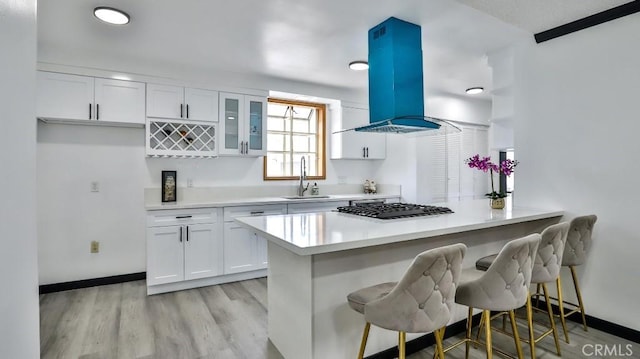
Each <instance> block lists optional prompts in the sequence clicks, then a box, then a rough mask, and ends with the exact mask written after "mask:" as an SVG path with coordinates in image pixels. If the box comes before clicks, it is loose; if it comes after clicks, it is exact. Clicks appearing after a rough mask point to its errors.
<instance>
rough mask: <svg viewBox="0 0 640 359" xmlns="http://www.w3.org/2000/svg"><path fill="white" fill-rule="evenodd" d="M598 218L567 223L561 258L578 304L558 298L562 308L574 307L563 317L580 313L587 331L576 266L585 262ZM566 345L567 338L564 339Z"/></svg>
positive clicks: (584, 217) (580, 217) (574, 219)
mask: <svg viewBox="0 0 640 359" xmlns="http://www.w3.org/2000/svg"><path fill="white" fill-rule="evenodd" d="M597 220H598V217H597V216H596V215H593V214H592V215H587V216H579V217H575V218H573V219H572V220H571V222H570V223H569V233H568V234H567V245H566V246H565V247H564V255H563V256H562V266H563V267H569V270H570V271H571V278H572V279H573V287H574V289H575V292H576V297H577V299H578V304H574V303H570V302H567V301H562V299H561V298H560V297H558V301H559V302H561V303H562V305H561V306H562V307H564V306H565V305H569V306H571V307H574V309H572V310H568V311H564V313H563V314H562V313H561V315H563V316H564V317H568V316H569V315H571V314H573V313H577V312H580V315H581V316H582V326H583V328H584V330H585V331H587V319H586V316H585V311H584V303H583V301H582V294H581V293H580V286H579V284H578V275H577V274H576V266H579V265H582V264H584V263H585V261H586V260H587V253H588V252H589V250H590V249H591V243H592V241H593V239H592V233H593V227H594V226H595V224H596V221H597ZM566 340H567V343H568V342H569V337H568V336H567V337H566Z"/></svg>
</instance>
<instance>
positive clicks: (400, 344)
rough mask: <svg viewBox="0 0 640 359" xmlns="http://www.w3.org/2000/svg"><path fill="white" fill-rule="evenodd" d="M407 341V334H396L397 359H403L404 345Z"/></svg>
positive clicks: (404, 354)
mask: <svg viewBox="0 0 640 359" xmlns="http://www.w3.org/2000/svg"><path fill="white" fill-rule="evenodd" d="M406 340H407V333H405V332H398V359H405V356H406V353H405V347H404V344H405V342H406Z"/></svg>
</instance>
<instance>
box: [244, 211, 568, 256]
mask: <svg viewBox="0 0 640 359" xmlns="http://www.w3.org/2000/svg"><path fill="white" fill-rule="evenodd" d="M436 205H439V206H446V207H449V208H451V209H452V210H453V211H454V212H455V213H451V214H442V215H436V216H424V217H413V218H403V219H390V220H382V219H374V218H368V217H361V216H356V215H352V214H346V213H338V212H322V213H301V214H285V215H270V216H259V217H240V218H236V221H237V222H238V223H240V224H241V225H243V226H244V227H247V228H250V229H252V230H255V231H257V232H258V233H259V234H260V235H262V236H263V237H264V238H266V239H268V240H269V241H271V242H273V243H275V244H277V245H279V246H282V247H284V248H286V249H288V250H290V251H291V252H293V253H296V254H298V255H313V254H321V253H329V252H336V251H341V250H347V249H355V248H363V247H369V246H375V245H381V244H388V243H396V242H402V241H407V240H413V239H418V238H427V237H435V236H440V235H445V234H451V233H459V232H465V231H472V230H478V229H484V228H490V227H496V226H502V225H509V224H516V223H521V222H527V221H534V220H539V219H546V218H553V217H560V216H562V215H563V211H561V210H545V209H534V208H526V207H520V206H513V207H512V206H507V207H505V208H504V209H502V210H495V209H494V210H492V209H491V208H490V206H489V200H488V199H479V200H468V201H460V202H449V203H440V204H436Z"/></svg>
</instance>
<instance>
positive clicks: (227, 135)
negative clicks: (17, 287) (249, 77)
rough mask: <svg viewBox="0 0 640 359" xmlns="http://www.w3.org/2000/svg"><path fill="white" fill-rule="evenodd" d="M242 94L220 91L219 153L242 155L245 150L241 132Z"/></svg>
mask: <svg viewBox="0 0 640 359" xmlns="http://www.w3.org/2000/svg"><path fill="white" fill-rule="evenodd" d="M243 97H244V96H243V95H238V94H230V93H220V105H219V107H220V117H219V118H220V138H219V139H218V140H219V141H221V143H220V149H219V151H218V153H219V154H221V155H242V154H243V153H244V150H245V144H244V139H243V138H242V133H241V129H242V127H241V122H242V117H243V115H244V114H243V113H242V112H243V110H244V108H243V106H241V103H242V102H243Z"/></svg>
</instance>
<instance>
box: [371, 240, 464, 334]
mask: <svg viewBox="0 0 640 359" xmlns="http://www.w3.org/2000/svg"><path fill="white" fill-rule="evenodd" d="M466 249H467V247H466V246H465V245H464V244H460V243H459V244H454V245H450V246H446V247H440V248H436V249H432V250H428V251H425V252H422V253H420V254H419V255H418V256H417V257H416V258H415V259H414V260H413V262H412V263H411V265H410V266H409V269H407V271H406V273H405V274H404V276H403V277H402V279H400V281H399V282H398V283H397V284H396V285H395V287H394V288H393V289H391V291H390V292H389V293H388V294H387V295H385V296H383V297H382V298H380V299H376V300H373V301H371V302H368V303H366V304H365V305H364V316H365V320H366V321H367V322H369V323H373V324H375V325H376V326H379V327H382V328H385V329H390V330H396V331H399V332H408V333H428V332H432V331H435V330H436V329H440V328H442V327H444V326H446V325H447V323H448V322H449V319H450V317H451V311H452V307H453V304H454V297H455V293H456V288H457V286H458V280H459V278H460V272H461V266H462V258H463V257H464V254H465V252H466Z"/></svg>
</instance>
